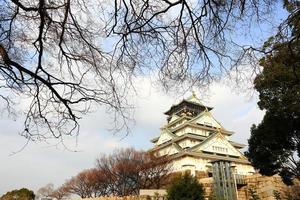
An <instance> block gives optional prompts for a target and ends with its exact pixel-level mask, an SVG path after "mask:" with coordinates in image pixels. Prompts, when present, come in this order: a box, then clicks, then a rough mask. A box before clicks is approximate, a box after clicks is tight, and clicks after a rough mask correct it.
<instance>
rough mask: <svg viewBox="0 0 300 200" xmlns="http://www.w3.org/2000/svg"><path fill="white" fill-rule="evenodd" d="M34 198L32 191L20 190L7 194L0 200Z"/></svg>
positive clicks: (32, 199) (31, 199)
mask: <svg viewBox="0 0 300 200" xmlns="http://www.w3.org/2000/svg"><path fill="white" fill-rule="evenodd" d="M34 197H35V195H34V192H33V191H31V190H28V189H27V188H22V189H19V190H12V191H10V192H7V193H6V194H4V195H3V196H2V197H0V200H34Z"/></svg>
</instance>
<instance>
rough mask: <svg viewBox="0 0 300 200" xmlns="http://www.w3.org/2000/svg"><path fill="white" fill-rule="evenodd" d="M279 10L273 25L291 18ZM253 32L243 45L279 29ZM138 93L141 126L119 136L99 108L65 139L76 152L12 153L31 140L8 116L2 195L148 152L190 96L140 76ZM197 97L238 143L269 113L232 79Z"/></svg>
mask: <svg viewBox="0 0 300 200" xmlns="http://www.w3.org/2000/svg"><path fill="white" fill-rule="evenodd" d="M276 9H277V11H276V15H273V16H270V18H269V20H270V21H277V22H279V21H280V20H281V19H283V18H284V17H285V15H286V13H285V12H283V11H282V9H281V7H280V6H277V7H276ZM252 28H253V29H252V30H251V34H250V33H249V35H246V38H247V39H245V37H243V35H240V36H239V34H245V33H240V32H236V36H237V39H238V40H240V41H241V42H243V43H249V44H253V43H254V41H259V42H261V41H263V40H264V39H265V38H267V37H268V35H270V34H272V33H274V31H275V29H273V28H271V27H270V26H269V25H268V23H267V22H266V23H264V25H263V26H262V27H257V26H255V25H254V26H253V27H252ZM266 30H268V31H266ZM225 83H226V84H225ZM250 86H251V85H250ZM246 87H247V86H245V87H244V88H246ZM236 91H243V92H242V93H237V92H236ZM137 92H138V96H134V97H132V99H131V101H132V102H135V105H136V109H135V116H134V117H135V120H136V125H135V126H134V127H132V130H131V133H130V134H129V135H127V136H126V137H124V136H125V133H123V132H121V133H118V134H115V135H113V134H112V133H110V132H109V131H107V128H109V127H110V125H111V124H110V123H111V122H110V120H109V116H108V114H107V113H105V111H104V109H103V108H99V109H97V111H96V112H94V113H90V114H88V115H86V116H84V118H83V119H82V121H81V129H80V135H79V136H78V138H71V139H67V140H66V141H65V142H66V144H67V145H68V147H69V148H70V149H72V150H73V151H69V150H66V149H65V148H62V147H58V148H56V147H53V146H50V145H47V144H37V143H29V145H28V146H27V147H26V148H25V149H24V150H22V151H21V152H19V153H17V154H14V155H11V154H12V153H13V152H15V151H18V150H19V149H20V148H21V147H22V145H24V143H25V142H26V140H25V139H24V138H22V137H21V136H19V135H18V133H19V131H20V130H22V123H23V121H22V120H20V119H18V120H13V119H8V118H6V117H5V116H2V118H1V119H0V128H1V131H0V138H1V139H0V160H1V165H0V195H1V194H3V193H5V192H6V191H9V190H13V189H17V188H22V187H27V188H30V189H32V190H35V191H36V190H37V189H38V188H39V187H42V186H44V185H46V184H47V183H54V184H55V186H59V185H60V184H62V183H63V182H64V181H65V180H66V179H68V178H71V177H72V176H74V175H76V174H77V173H78V172H80V171H81V170H83V169H86V168H91V167H93V166H94V162H95V159H96V157H97V156H99V155H100V154H102V153H109V152H112V151H113V150H114V149H115V148H122V147H135V148H137V149H144V150H147V149H149V148H151V147H152V144H151V142H150V139H152V138H153V137H156V136H158V135H159V128H160V127H161V126H162V125H163V124H164V123H165V122H166V116H164V114H163V112H164V111H166V110H168V108H169V107H170V106H171V105H172V104H174V103H176V102H178V101H180V100H181V99H182V98H183V97H187V96H189V95H190V93H187V94H185V96H180V95H174V94H173V95H167V94H165V93H164V92H162V89H161V88H159V87H154V86H153V85H152V84H151V81H150V77H148V76H144V77H140V78H138V80H137ZM196 93H197V95H198V97H199V98H200V99H201V100H202V101H203V103H204V104H207V105H209V106H213V107H214V109H213V111H212V113H213V115H214V116H215V118H216V119H217V120H218V121H219V122H221V124H222V125H223V126H224V127H225V128H226V129H228V130H231V131H234V132H235V134H234V135H233V136H232V140H234V141H236V142H241V143H245V144H246V143H247V139H248V138H249V136H250V127H251V125H252V124H253V123H259V122H260V120H261V119H262V117H263V114H264V113H263V111H260V110H259V109H258V107H257V105H256V102H257V100H258V98H257V94H256V93H254V92H253V90H247V91H244V89H242V90H241V89H236V85H235V83H234V81H231V82H230V81H228V80H226V79H223V80H222V81H221V82H218V83H217V82H214V83H213V84H212V85H211V87H210V88H209V90H206V89H196ZM249 94H251V95H249ZM1 103H2V102H1ZM21 106H22V104H21ZM77 141H78V142H77Z"/></svg>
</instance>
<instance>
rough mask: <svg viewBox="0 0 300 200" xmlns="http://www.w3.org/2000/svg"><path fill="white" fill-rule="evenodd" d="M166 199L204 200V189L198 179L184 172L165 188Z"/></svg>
mask: <svg viewBox="0 0 300 200" xmlns="http://www.w3.org/2000/svg"><path fill="white" fill-rule="evenodd" d="M167 193H168V196H167V199H168V200H204V189H203V186H202V185H201V184H200V183H199V182H198V180H197V179H196V178H195V177H193V176H191V175H189V174H187V173H186V174H184V175H180V176H178V177H176V178H175V179H174V180H173V181H172V182H171V185H170V186H169V188H168V189H167Z"/></svg>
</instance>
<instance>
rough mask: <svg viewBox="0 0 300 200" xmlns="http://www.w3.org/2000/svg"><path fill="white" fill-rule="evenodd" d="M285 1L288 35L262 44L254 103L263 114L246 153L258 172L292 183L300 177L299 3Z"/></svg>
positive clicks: (280, 35)
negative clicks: (257, 94) (289, 15)
mask: <svg viewBox="0 0 300 200" xmlns="http://www.w3.org/2000/svg"><path fill="white" fill-rule="evenodd" d="M285 3H286V7H287V9H288V10H289V12H291V13H292V14H291V17H290V18H289V19H288V27H289V28H286V29H287V30H288V31H289V34H288V35H287V34H278V35H276V37H273V38H272V39H271V40H270V41H268V43H266V46H265V48H266V49H272V51H271V53H269V54H268V55H266V56H265V57H264V58H262V59H261V60H260V65H261V66H262V67H263V71H262V73H261V74H259V75H258V76H257V77H256V79H255V81H254V84H255V89H256V90H257V91H258V92H259V102H258V105H259V107H260V109H265V110H266V114H265V116H264V118H263V120H262V122H261V123H260V124H259V125H257V126H256V125H253V127H252V128H251V137H250V139H249V149H248V152H247V153H246V155H247V156H248V158H249V159H250V161H251V163H252V164H253V165H254V167H256V168H258V169H259V170H260V173H262V174H264V175H273V174H276V173H279V174H280V175H281V177H282V179H283V181H284V182H285V183H287V184H292V182H293V179H294V178H298V179H299V178H300V161H299V155H300V92H299V91H300V62H299V60H300V40H299V38H300V37H299V35H300V20H299V19H300V11H299V9H300V4H299V2H294V1H285Z"/></svg>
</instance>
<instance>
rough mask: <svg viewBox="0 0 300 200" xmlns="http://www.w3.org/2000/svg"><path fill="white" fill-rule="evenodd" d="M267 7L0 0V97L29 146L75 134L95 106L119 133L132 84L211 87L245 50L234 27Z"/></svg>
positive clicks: (245, 2)
mask: <svg viewBox="0 0 300 200" xmlns="http://www.w3.org/2000/svg"><path fill="white" fill-rule="evenodd" d="M273 2H274V1H273V0H264V1H253V0H238V1H236V0H227V1H219V0H218V1H216V0H202V1H197V3H195V2H194V1H182V0H176V1H168V0H166V1H161V0H153V1H149V0H146V1H144V0H129V1H124V0H120V1H119V0H116V1H107V0H99V1H84V0H79V1H71V0H55V1H50V0H30V1H29V0H24V1H20V0H2V1H1V3H0V11H1V12H0V89H1V92H0V100H3V102H4V104H3V105H5V106H6V107H7V108H8V109H9V110H10V111H11V112H14V111H16V110H14V108H15V106H13V104H14V102H15V99H19V98H20V99H22V103H24V104H25V105H23V106H22V108H23V107H26V108H27V109H24V111H25V112H26V114H25V123H24V131H23V132H22V134H23V136H25V137H26V138H27V139H29V140H34V141H36V140H42V141H43V140H47V139H49V138H55V139H59V140H58V141H61V139H63V138H64V137H65V136H69V135H77V134H78V132H79V119H80V118H81V117H82V115H84V114H86V113H88V112H89V111H91V110H92V108H95V105H94V104H96V105H101V106H105V108H107V111H108V112H110V113H111V114H112V116H113V122H114V123H113V127H112V128H113V129H114V130H119V129H125V130H128V128H129V127H128V121H129V120H130V119H131V117H132V116H131V112H130V111H131V109H132V104H130V102H128V99H127V98H126V97H128V93H129V91H130V89H133V84H132V82H133V77H135V76H137V75H143V74H148V73H150V72H155V73H156V72H158V73H159V75H158V79H159V80H160V81H161V83H162V85H163V86H164V87H165V88H166V89H170V88H173V89H176V88H174V86H176V85H179V84H174V83H182V82H187V83H188V84H187V85H188V86H191V85H193V84H196V85H199V86H203V85H204V86H206V85H208V84H210V83H211V82H212V81H213V80H217V79H219V78H220V76H221V75H223V74H224V73H227V72H229V71H230V70H231V69H237V65H238V64H240V63H241V61H242V58H243V57H245V56H246V55H249V51H250V50H253V48H250V47H244V46H243V44H237V41H234V40H233V37H232V36H233V35H232V34H231V33H232V32H234V31H235V29H236V30H237V29H238V28H239V27H241V25H240V24H239V25H236V26H235V24H236V22H241V21H242V20H243V19H252V18H257V19H259V18H260V17H261V15H264V14H266V13H267V12H268V11H270V10H271V9H272V8H273V7H274V6H273ZM274 5H275V4H274ZM247 22H248V21H247ZM251 22H252V20H249V22H248V23H249V24H250V23H251ZM240 37H241V36H240V35H239V37H238V38H236V40H238V41H240ZM182 85H183V84H180V87H182ZM180 87H178V88H180ZM14 97H15V98H14ZM24 99H26V100H27V101H28V102H27V101H23V100H24Z"/></svg>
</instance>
